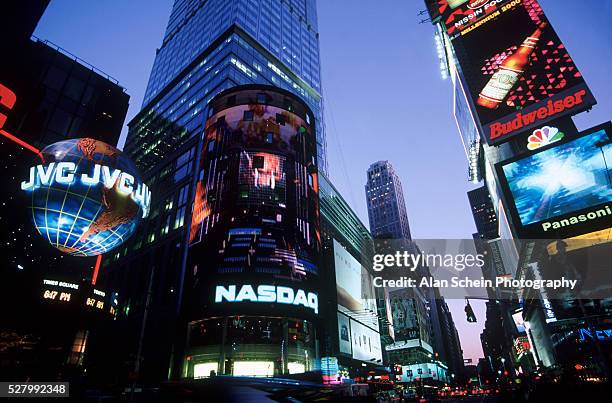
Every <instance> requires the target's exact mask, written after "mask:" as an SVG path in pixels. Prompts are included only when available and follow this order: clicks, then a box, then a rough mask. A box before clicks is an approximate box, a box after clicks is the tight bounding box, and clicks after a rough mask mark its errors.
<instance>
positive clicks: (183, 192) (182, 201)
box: [178, 185, 189, 206]
mask: <svg viewBox="0 0 612 403" xmlns="http://www.w3.org/2000/svg"><path fill="white" fill-rule="evenodd" d="M188 192H189V185H185V186H183V187H182V188H181V190H180V192H179V198H178V205H179V206H182V205H183V204H185V203H186V202H187V193H188Z"/></svg>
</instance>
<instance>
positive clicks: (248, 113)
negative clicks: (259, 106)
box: [242, 111, 253, 122]
mask: <svg viewBox="0 0 612 403" xmlns="http://www.w3.org/2000/svg"><path fill="white" fill-rule="evenodd" d="M242 120H244V121H245V122H251V121H253V111H244V115H243V116H242Z"/></svg>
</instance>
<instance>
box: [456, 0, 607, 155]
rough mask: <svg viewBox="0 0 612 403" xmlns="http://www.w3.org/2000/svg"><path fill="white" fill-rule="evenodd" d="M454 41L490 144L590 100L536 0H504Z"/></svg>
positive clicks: (569, 112) (584, 106) (570, 112)
mask: <svg viewBox="0 0 612 403" xmlns="http://www.w3.org/2000/svg"><path fill="white" fill-rule="evenodd" d="M500 33H503V34H500ZM453 45H454V48H455V52H456V55H457V59H458V62H459V65H460V70H461V71H462V73H463V75H464V77H465V81H466V84H467V90H468V97H469V98H470V101H471V102H472V103H473V105H474V110H475V111H476V114H477V117H478V119H477V120H478V121H479V122H480V125H481V126H482V129H483V133H484V137H485V140H486V141H487V143H488V144H490V145H493V144H499V143H501V142H504V141H507V140H509V139H510V138H512V137H513V136H515V135H517V134H519V133H524V132H526V131H528V130H529V129H532V128H535V127H536V126H542V125H544V124H546V123H547V122H549V121H551V120H553V119H558V118H560V117H562V116H567V115H573V114H576V113H578V112H581V111H584V110H586V109H588V108H589V107H591V106H592V105H594V104H595V99H594V97H593V95H592V94H591V92H590V90H589V88H588V87H587V85H586V83H585V82H584V79H583V77H582V75H581V73H580V71H579V70H578V68H577V67H576V65H575V64H574V61H573V60H572V58H571V57H570V55H569V53H568V52H567V49H565V46H564V44H563V42H561V40H560V39H559V37H558V36H557V34H556V33H555V31H554V29H553V27H552V26H551V25H550V23H549V22H548V19H547V18H546V16H545V15H544V12H543V10H542V8H541V7H540V6H539V4H538V3H537V1H535V0H520V1H519V0H514V1H510V2H508V3H507V4H506V5H503V6H501V7H500V8H499V10H497V11H495V12H494V13H492V14H490V15H489V17H487V18H486V19H484V20H482V21H481V22H479V23H477V24H475V25H472V27H471V28H469V29H466V30H464V31H463V32H462V33H461V36H460V37H458V38H456V39H455V40H454V41H453Z"/></svg>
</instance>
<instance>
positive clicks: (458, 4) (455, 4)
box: [448, 0, 468, 10]
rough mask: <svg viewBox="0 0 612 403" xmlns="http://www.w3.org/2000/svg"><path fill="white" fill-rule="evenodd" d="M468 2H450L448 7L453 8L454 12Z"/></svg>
mask: <svg viewBox="0 0 612 403" xmlns="http://www.w3.org/2000/svg"><path fill="white" fill-rule="evenodd" d="M467 2H468V0H448V6H449V7H450V8H451V10H454V9H456V8H457V7H459V6H461V5H463V4H465V3H467Z"/></svg>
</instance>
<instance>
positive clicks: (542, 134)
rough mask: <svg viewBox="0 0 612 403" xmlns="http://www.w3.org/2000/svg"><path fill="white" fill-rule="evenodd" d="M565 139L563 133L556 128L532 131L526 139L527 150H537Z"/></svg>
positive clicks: (545, 127)
mask: <svg viewBox="0 0 612 403" xmlns="http://www.w3.org/2000/svg"><path fill="white" fill-rule="evenodd" d="M563 137H565V133H563V132H561V131H559V129H557V128H556V127H551V126H544V127H542V128H541V129H536V130H534V131H533V133H532V134H531V136H529V137H528V138H527V149H528V150H537V149H538V148H540V147H544V146H547V145H549V144H552V143H556V142H557V141H559V140H561V139H562V138H563Z"/></svg>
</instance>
